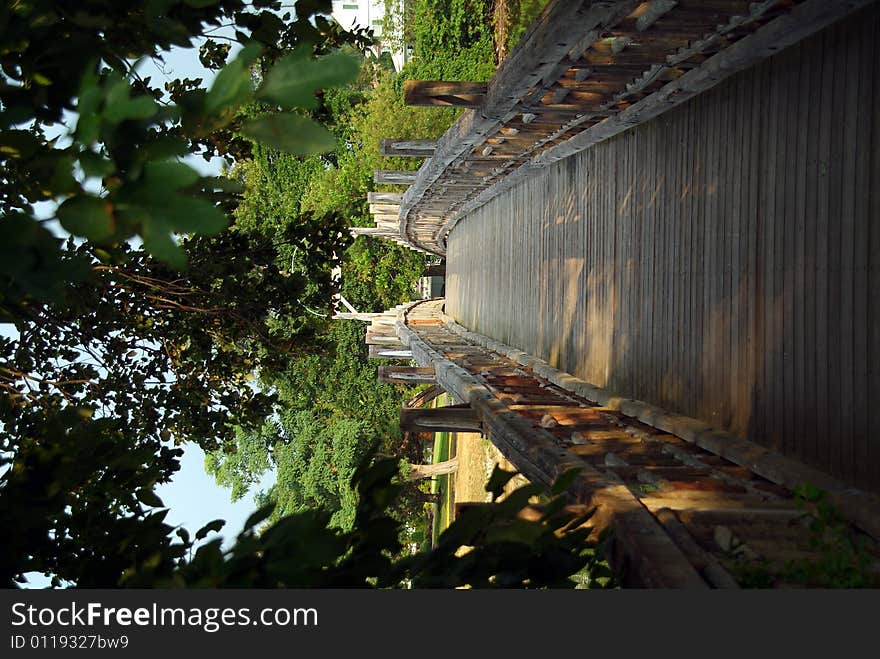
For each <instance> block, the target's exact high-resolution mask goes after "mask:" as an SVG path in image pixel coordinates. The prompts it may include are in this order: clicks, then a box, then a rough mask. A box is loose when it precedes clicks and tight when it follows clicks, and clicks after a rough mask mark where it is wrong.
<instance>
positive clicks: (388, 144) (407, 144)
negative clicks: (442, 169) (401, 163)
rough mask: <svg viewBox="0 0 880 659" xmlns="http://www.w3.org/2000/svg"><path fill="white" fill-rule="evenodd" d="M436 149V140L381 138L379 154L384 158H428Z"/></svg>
mask: <svg viewBox="0 0 880 659" xmlns="http://www.w3.org/2000/svg"><path fill="white" fill-rule="evenodd" d="M436 148H437V140H404V139H394V138H388V137H383V138H382V146H381V152H382V155H383V156H385V157H386V158H389V157H403V158H430V157H431V156H432V155H434V149H436Z"/></svg>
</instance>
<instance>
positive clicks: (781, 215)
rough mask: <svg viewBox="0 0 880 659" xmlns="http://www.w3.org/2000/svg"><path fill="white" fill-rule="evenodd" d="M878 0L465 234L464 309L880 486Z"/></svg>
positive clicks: (452, 299)
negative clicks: (879, 403)
mask: <svg viewBox="0 0 880 659" xmlns="http://www.w3.org/2000/svg"><path fill="white" fill-rule="evenodd" d="M878 37H880V8H878V6H877V4H876V3H875V4H874V5H872V6H871V7H869V8H867V9H865V10H862V11H860V12H859V13H857V14H855V15H853V16H852V17H851V18H849V19H846V20H844V21H841V22H839V23H836V24H835V25H832V26H831V27H829V28H827V29H825V30H823V31H822V32H820V33H818V34H816V35H814V36H812V37H810V38H808V39H806V40H804V41H802V42H800V43H798V44H795V45H794V46H793V47H791V48H789V49H787V50H785V51H783V52H781V53H779V54H778V55H775V56H774V57H772V58H770V59H769V60H766V61H764V62H762V63H761V64H759V65H757V66H755V67H753V68H751V69H749V70H747V71H744V72H742V73H739V74H737V75H735V76H733V77H732V78H730V79H728V80H726V81H725V82H723V83H721V84H720V85H719V86H717V87H715V88H714V89H712V90H710V91H708V92H706V93H704V94H701V95H699V96H697V97H695V98H693V99H691V100H690V101H688V102H687V103H685V104H683V105H681V106H679V107H677V108H675V109H673V110H671V111H669V112H667V113H665V114H663V115H661V116H660V117H658V118H656V119H654V120H652V121H650V122H648V123H645V124H643V125H641V126H638V127H636V128H634V129H632V130H630V131H628V132H626V133H623V134H621V135H618V136H616V137H614V138H611V139H609V140H607V141H605V142H602V143H599V144H597V145H595V146H593V147H591V148H590V149H588V150H586V151H584V152H582V153H579V154H576V155H574V156H572V157H570V158H567V159H564V160H561V161H559V162H557V163H554V164H552V165H549V166H548V167H546V168H544V169H542V170H536V171H535V172H533V174H532V175H531V176H530V177H529V178H527V179H526V180H524V181H522V182H521V183H520V184H518V185H517V186H516V187H514V188H512V189H511V190H509V191H508V192H506V193H505V194H503V195H500V196H499V197H497V198H496V199H493V200H492V201H491V202H489V203H487V204H486V205H485V206H483V207H481V208H478V209H477V210H475V211H474V212H472V213H471V214H470V215H468V216H467V217H466V218H464V219H463V220H462V221H461V222H459V224H458V225H457V226H456V227H455V229H454V230H453V231H452V233H451V234H450V238H449V243H448V249H449V251H448V260H447V313H449V314H450V315H452V316H453V317H455V318H456V319H457V320H458V321H459V322H461V323H462V324H463V325H464V326H466V327H468V328H470V329H473V330H474V331H476V332H480V333H483V334H487V335H489V336H492V337H494V338H496V339H498V340H501V341H503V342H505V343H509V344H511V345H515V346H517V347H519V348H521V349H523V350H525V351H526V352H530V353H532V354H535V355H537V356H539V357H541V358H543V359H546V360H547V361H549V362H550V363H551V364H553V365H554V366H557V367H559V368H561V369H562V370H565V371H568V372H570V373H573V374H574V375H576V376H578V377H581V378H583V379H585V380H588V381H589V382H592V383H594V384H596V385H598V386H602V387H608V388H610V389H612V390H614V391H617V392H619V393H620V394H621V395H624V396H627V397H631V398H637V399H640V400H645V401H648V402H651V403H653V404H657V405H661V406H663V407H666V408H668V409H670V410H672V411H675V412H678V413H682V414H687V415H689V416H695V417H697V418H699V419H702V420H704V421H706V422H707V423H710V424H712V425H713V426H716V427H720V428H723V429H725V430H729V431H732V432H735V433H736V434H738V435H740V436H742V437H746V438H748V439H751V440H754V441H758V442H760V443H762V444H764V445H766V446H768V447H771V448H773V449H776V450H779V451H781V452H783V453H786V454H789V455H792V456H795V457H798V458H800V459H802V460H804V461H806V462H808V463H812V464H814V465H816V466H819V467H822V468H823V469H825V470H827V471H829V472H830V473H832V474H833V475H835V476H837V477H839V478H843V479H846V480H849V481H851V482H853V483H855V484H857V485H860V486H863V487H868V488H870V489H875V490H880V410H878V408H880V405H878V402H880V375H878V374H880V304H878V302H880V300H878V295H880V293H878V291H880V155H878V154H880V64H878V62H877V59H878V57H877V55H878V51H877V46H876V42H877V40H878Z"/></svg>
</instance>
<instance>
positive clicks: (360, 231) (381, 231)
mask: <svg viewBox="0 0 880 659" xmlns="http://www.w3.org/2000/svg"><path fill="white" fill-rule="evenodd" d="M349 231H350V232H351V235H353V236H378V237H380V238H381V237H385V236H389V235H391V233H392V232H391V231H389V230H388V229H386V228H384V227H351V229H349ZM395 235H396V232H395ZM398 237H399V236H398Z"/></svg>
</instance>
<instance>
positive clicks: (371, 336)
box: [366, 329, 406, 348]
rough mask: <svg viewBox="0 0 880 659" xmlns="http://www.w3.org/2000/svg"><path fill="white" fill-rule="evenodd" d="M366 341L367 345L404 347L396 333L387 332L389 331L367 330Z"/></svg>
mask: <svg viewBox="0 0 880 659" xmlns="http://www.w3.org/2000/svg"><path fill="white" fill-rule="evenodd" d="M366 343H367V345H368V346H385V347H387V348H405V347H406V346H404V345H403V344H402V343H401V342H400V339H399V338H397V334H393V333H389V332H379V331H371V330H369V329H368V330H367V340H366Z"/></svg>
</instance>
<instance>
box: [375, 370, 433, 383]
mask: <svg viewBox="0 0 880 659" xmlns="http://www.w3.org/2000/svg"><path fill="white" fill-rule="evenodd" d="M436 381H437V380H436V378H435V377H434V369H433V368H431V367H430V366H427V367H423V366H380V367H379V382H390V383H393V384H405V385H407V386H413V385H416V384H434V383H435V382H436Z"/></svg>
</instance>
